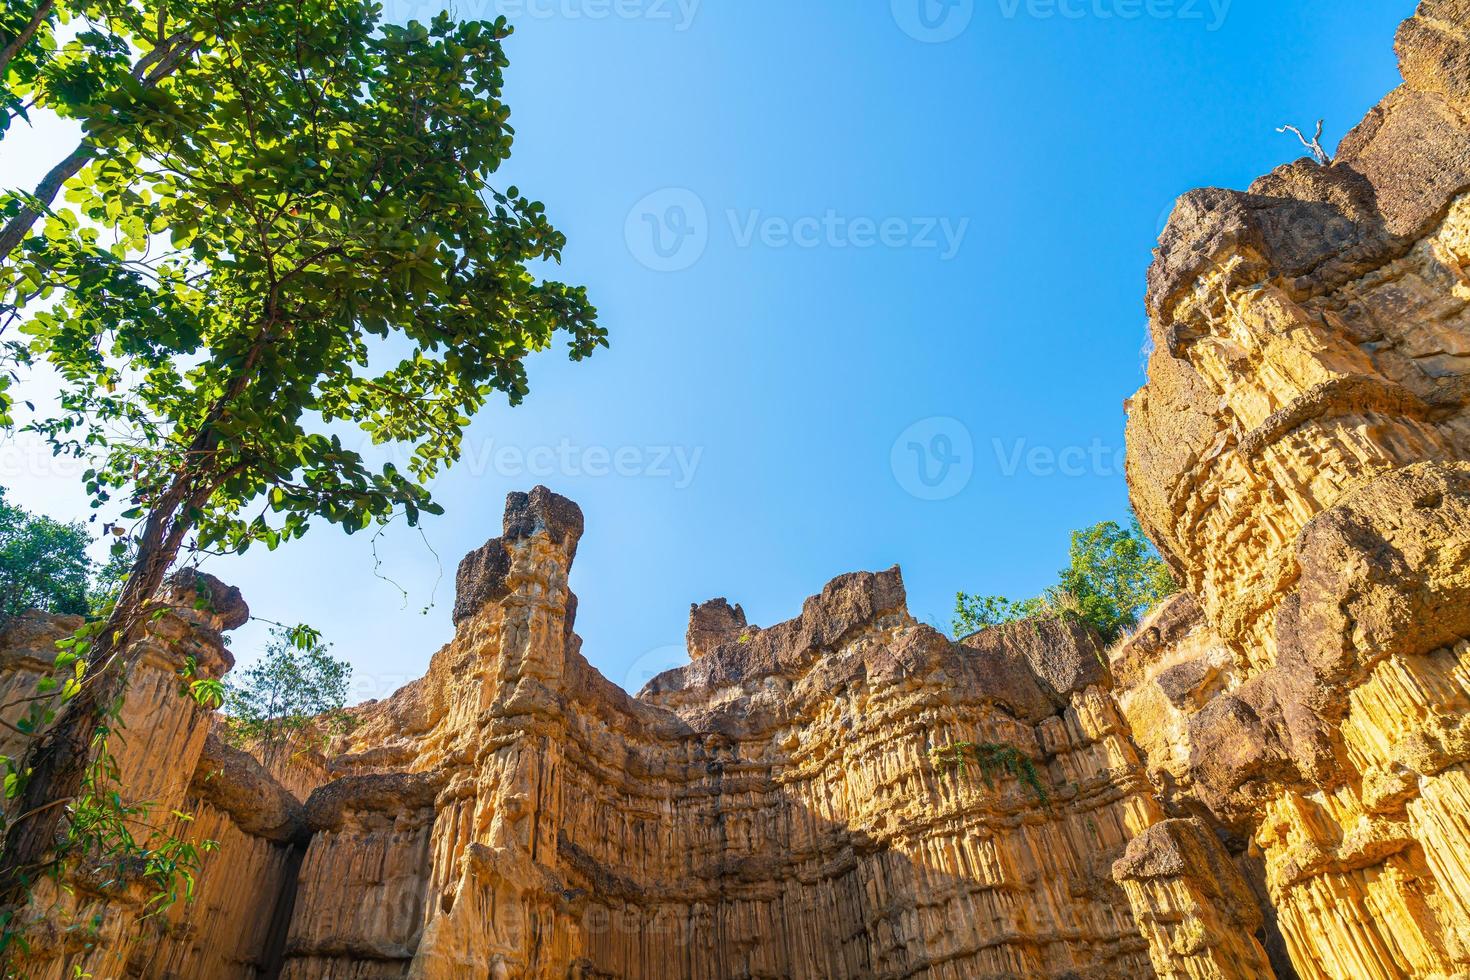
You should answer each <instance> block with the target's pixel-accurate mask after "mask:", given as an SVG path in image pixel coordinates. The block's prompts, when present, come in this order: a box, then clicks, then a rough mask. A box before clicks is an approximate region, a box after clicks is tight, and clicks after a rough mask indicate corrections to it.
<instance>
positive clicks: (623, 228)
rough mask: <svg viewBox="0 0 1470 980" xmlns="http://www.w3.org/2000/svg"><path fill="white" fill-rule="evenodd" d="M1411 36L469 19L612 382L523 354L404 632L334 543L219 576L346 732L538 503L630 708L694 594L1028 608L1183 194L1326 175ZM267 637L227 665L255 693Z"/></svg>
mask: <svg viewBox="0 0 1470 980" xmlns="http://www.w3.org/2000/svg"><path fill="white" fill-rule="evenodd" d="M921 5H923V6H921ZM1413 7H1414V4H1413V3H1411V2H1409V0H1305V2H1302V0H1298V2H1292V3H1282V2H1280V0H1271V2H1268V0H1230V2H1227V0H892V2H891V3H890V2H889V0H867V2H863V3H839V2H836V0H828V2H825V3H816V2H799V0H500V2H496V0H470V2H468V3H461V4H459V5H457V7H456V8H455V9H456V10H457V11H458V13H459V14H460V15H461V16H465V17H476V16H493V15H494V14H496V13H504V14H506V15H507V16H508V17H509V18H510V19H511V21H512V23H514V24H515V25H516V28H517V29H516V33H515V35H514V36H513V37H512V38H511V39H510V40H509V42H508V44H507V47H508V51H509V55H510V59H511V67H510V69H509V75H508V88H507V93H506V94H507V99H508V101H509V103H510V105H511V107H512V122H513V123H514V124H515V126H516V129H517V133H518V136H517V140H516V147H515V153H514V156H513V158H512V161H511V163H510V164H509V165H508V167H507V168H506V170H505V176H506V183H516V184H519V185H520V187H521V188H522V190H523V191H525V192H527V193H529V194H530V195H531V196H533V197H536V198H539V199H540V200H542V201H544V202H546V204H547V207H548V210H549V213H550V215H551V217H552V219H553V221H555V222H556V223H557V225H558V227H560V228H561V230H562V231H563V232H565V233H566V235H567V237H568V239H569V244H568V247H567V249H566V252H565V261H564V264H563V266H562V268H561V269H560V270H558V271H557V273H556V275H557V276H558V277H559V278H563V279H565V280H567V281H571V282H578V283H582V284H585V285H586V286H587V287H588V290H589V292H590V294H591V297H592V300H593V302H594V303H595V304H596V305H597V306H598V309H599V311H600V318H601V321H602V322H603V323H604V324H605V325H606V326H607V328H608V329H609V331H610V332H611V340H612V347H611V349H610V350H606V351H602V352H599V353H598V354H597V355H596V356H595V357H594V358H592V359H591V360H590V361H587V362H583V363H581V364H572V363H570V362H568V361H566V360H565V358H564V357H563V356H562V355H561V354H560V353H559V352H553V353H548V354H544V355H538V356H537V357H536V358H534V359H533V361H532V362H531V364H530V376H531V396H530V397H529V398H528V399H527V400H526V402H525V403H524V404H523V405H522V406H520V407H518V408H516V409H509V408H504V407H501V406H497V407H495V408H493V409H491V410H488V411H486V412H484V413H483V415H482V416H481V417H480V418H478V419H477V420H476V422H475V424H474V426H473V428H472V430H471V432H470V435H469V438H468V439H467V442H466V445H467V449H468V459H467V461H466V465H464V466H462V467H460V468H459V469H457V470H454V471H451V472H450V473H449V474H448V475H447V476H444V477H443V478H441V479H440V480H439V481H438V483H437V485H436V487H435V492H436V494H437V496H438V497H439V499H440V501H441V502H442V503H443V504H444V505H445V507H446V508H447V514H446V515H445V516H444V517H442V518H439V519H435V520H431V521H430V522H429V523H428V524H427V525H426V527H425V533H424V536H423V538H421V537H420V536H419V535H418V534H417V533H415V532H410V531H407V530H405V529H402V528H396V529H393V530H390V531H389V532H388V533H387V534H386V535H385V536H384V537H383V538H382V539H380V540H379V542H378V546H377V551H378V555H379V557H380V559H381V562H382V564H381V571H382V573H383V574H385V575H388V576H390V577H391V578H393V579H394V580H396V581H397V582H398V583H400V584H401V585H402V586H403V587H404V588H405V589H406V590H407V592H408V597H407V599H406V600H405V599H403V598H402V597H401V596H400V594H399V592H398V591H397V589H396V588H395V586H393V585H391V584H389V583H387V582H385V581H383V580H381V579H379V578H377V577H376V576H375V574H374V560H373V554H372V549H371V547H370V543H369V540H368V538H367V537H365V536H356V537H350V538H349V537H346V536H343V535H341V534H340V533H339V532H337V531H336V529H334V528H331V527H329V526H327V525H325V524H323V525H322V526H320V527H318V528H317V529H316V530H315V531H314V532H313V534H312V535H311V536H310V537H308V538H307V539H306V540H305V541H302V542H296V543H293V544H291V545H289V546H288V547H287V548H286V549H283V550H281V551H278V552H276V553H274V554H268V553H265V552H261V553H255V552H252V553H250V554H249V555H247V556H245V557H244V558H242V559H235V560H231V561H214V562H212V563H210V565H209V566H208V567H209V569H210V570H211V571H214V572H215V573H216V574H218V575H220V576H221V577H222V578H225V579H226V580H227V581H230V582H232V583H234V584H238V585H239V586H241V588H242V589H243V590H244V591H245V594H246V597H247V599H248V600H249V601H250V603H251V606H252V608H253V610H254V611H255V612H256V613H258V614H260V615H261V616H265V617H268V618H270V619H275V620H281V621H289V622H296V621H303V620H304V621H307V622H310V623H312V624H314V625H315V626H317V627H318V628H320V629H321V630H323V632H324V633H325V634H326V636H327V638H328V639H329V640H330V641H332V642H333V643H334V645H335V651H336V652H337V653H338V654H339V655H342V656H345V657H347V658H348V659H349V660H351V661H352V662H353V664H354V665H355V667H356V670H357V675H358V686H357V693H358V695H359V696H361V697H368V696H383V695H385V694H387V693H389V692H390V691H391V690H393V689H394V688H395V687H396V686H398V685H399V684H402V683H404V682H406V681H408V680H410V679H412V678H414V677H416V676H418V675H419V674H420V673H422V672H423V670H424V668H425V666H426V665H427V662H428V658H429V656H430V655H431V654H432V653H433V652H434V650H435V649H437V648H438V646H439V645H441V644H442V643H444V642H446V641H447V640H448V639H449V638H450V636H451V635H452V631H451V628H450V624H449V608H450V606H451V604H452V601H453V578H454V571H455V567H456V565H457V564H458V561H459V559H460V557H461V556H462V555H463V554H464V553H465V552H467V551H469V550H470V549H472V548H474V547H477V546H478V545H480V544H481V543H482V542H483V541H484V540H485V539H486V538H488V537H491V536H492V535H494V534H496V533H497V532H498V529H499V524H500V515H501V510H502V504H503V500H504V497H505V494H506V492H507V491H509V490H514V489H525V488H529V487H530V486H532V485H533V484H535V483H545V484H547V485H549V486H551V487H552V488H553V489H555V490H557V491H559V492H561V493H564V494H567V495H568V496H570V497H572V498H573V499H575V500H576V501H578V502H579V503H580V504H581V505H582V508H583V510H584V511H585V512H586V515H587V533H586V535H585V536H584V538H583V541H582V545H581V550H580V553H579V555H578V558H577V565H576V568H575V570H574V572H573V587H574V588H575V590H576V591H577V593H578V595H579V596H580V598H581V606H580V612H579V619H578V630H579V632H580V633H581V634H582V636H583V637H584V639H585V646H584V652H585V653H586V654H587V656H588V657H589V659H590V660H591V661H592V663H593V664H595V665H596V666H598V667H599V668H601V669H602V671H603V672H604V673H605V674H607V676H608V677H610V678H611V679H612V680H613V681H615V682H617V683H621V684H624V685H625V686H629V687H632V688H635V689H636V687H638V686H639V685H640V684H641V683H642V682H643V681H645V680H646V679H647V678H648V677H649V676H651V674H653V673H655V672H657V671H659V670H662V669H666V668H668V667H671V666H675V665H677V664H678V663H680V662H682V661H683V659H684V658H683V653H682V644H683V633H684V628H685V625H686V620H687V616H688V609H689V604H690V603H691V602H695V601H701V600H704V599H707V598H711V597H714V596H727V597H729V598H730V600H731V601H732V602H740V603H742V604H743V605H744V607H745V609H746V611H747V613H748V615H749V617H750V619H751V620H752V621H753V622H756V623H759V624H761V625H768V624H771V623H774V622H776V621H779V620H781V619H785V618H787V617H790V616H792V615H794V614H796V613H797V612H798V611H799V610H800V607H801V602H802V600H803V598H804V597H806V596H807V595H809V594H811V593H813V592H816V591H817V590H819V589H820V588H821V586H822V585H823V584H824V583H825V582H826V581H827V580H828V579H830V578H832V577H833V576H835V575H838V574H840V573H842V572H846V571H850V570H854V569H863V568H866V569H875V568H886V567H888V566H890V565H892V564H895V563H897V564H901V565H902V566H903V569H904V576H905V580H906V582H907V584H908V590H909V603H910V608H911V609H912V611H913V612H914V614H915V615H916V616H918V617H919V618H920V619H924V620H927V621H930V622H933V623H935V624H936V625H940V626H946V625H947V624H948V621H949V617H950V611H951V607H952V605H953V596H954V593H955V591H956V590H958V589H964V590H967V591H975V592H987V593H990V592H998V593H1003V594H1007V595H1010V596H1013V597H1019V596H1023V595H1029V594H1032V593H1035V592H1036V591H1038V590H1040V589H1041V588H1043V587H1045V586H1046V585H1048V584H1050V582H1051V580H1052V579H1053V577H1054V576H1055V573H1056V571H1057V569H1058V568H1059V567H1060V566H1061V565H1062V564H1064V562H1065V557H1066V547H1067V538H1068V533H1069V531H1070V530H1071V529H1073V528H1076V527H1081V526H1084V525H1087V524H1091V523H1094V522H1096V521H1099V520H1104V519H1110V518H1120V517H1122V516H1123V515H1124V514H1125V513H1126V506H1127V503H1126V496H1127V495H1126V487H1125V484H1124V479H1123V474H1122V471H1121V463H1120V461H1121V457H1120V452H1121V449H1122V442H1123V409H1122V405H1123V400H1124V399H1125V398H1126V397H1128V396H1129V395H1130V394H1131V393H1132V392H1133V390H1134V389H1135V388H1137V387H1138V385H1139V384H1141V383H1142V381H1143V374H1142V369H1141V360H1142V358H1141V354H1140V349H1141V347H1142V344H1143V341H1144V335H1145V314H1144V310H1143V299H1142V297H1143V277H1144V271H1145V269H1146V268H1147V266H1148V263H1149V260H1150V249H1151V248H1152V247H1153V245H1154V243H1155V240H1156V238H1157V235H1158V232H1159V231H1160V230H1161V228H1162V225H1163V222H1164V220H1165V218H1166V217H1167V214H1168V210H1169V208H1170V206H1171V204H1172V201H1173V199H1174V198H1175V197H1176V196H1177V195H1179V194H1180V193H1182V192H1184V191H1186V190H1189V189H1190V188H1192V187H1196V186H1203V185H1215V186H1226V187H1244V186H1245V185H1246V184H1247V183H1248V182H1249V181H1250V180H1251V179H1252V178H1254V177H1255V176H1256V175H1258V174H1260V173H1263V172H1265V171H1267V170H1269V169H1271V168H1272V167H1273V166H1276V165H1278V164H1280V163H1284V162H1287V161H1288V160H1290V159H1292V158H1294V157H1296V156H1298V155H1300V149H1299V147H1298V146H1297V145H1295V144H1294V142H1293V140H1292V139H1291V138H1290V137H1287V136H1282V135H1279V134H1278V133H1277V132H1276V131H1275V128H1276V127H1277V126H1279V125H1281V124H1282V123H1286V122H1293V123H1297V124H1299V125H1301V126H1303V127H1307V126H1309V125H1311V124H1312V123H1313V122H1314V121H1315V120H1316V119H1317V118H1318V117H1325V118H1326V120H1327V135H1328V139H1329V140H1330V142H1329V145H1332V144H1333V143H1335V141H1336V140H1337V139H1338V138H1340V137H1341V135H1342V134H1343V132H1344V131H1345V130H1346V129H1347V128H1348V127H1350V126H1351V125H1353V124H1355V123H1356V122H1357V121H1358V120H1359V119H1360V118H1361V117H1362V115H1363V113H1364V112H1365V111H1366V110H1367V109H1368V108H1369V107H1370V106H1371V105H1373V103H1375V102H1376V101H1377V100H1378V99H1379V98H1380V97H1381V96H1382V95H1383V94H1384V93H1386V92H1387V91H1388V90H1389V89H1390V88H1392V87H1393V86H1394V85H1396V84H1397V83H1398V74H1397V69H1396V65H1395V61H1394V57H1393V52H1392V37H1393V31H1394V28H1395V26H1396V24H1397V23H1398V22H1399V21H1400V20H1402V19H1403V18H1404V17H1407V16H1408V15H1409V14H1411V13H1412V12H1413ZM388 9H389V11H390V15H391V16H394V17H395V18H396V19H400V20H401V19H405V18H406V17H408V16H418V17H421V18H422V17H427V16H428V15H429V14H431V13H432V12H433V11H434V10H435V9H437V4H432V3H423V4H418V3H416V2H414V0H392V2H390V3H389V5H388ZM921 15H926V16H921ZM70 138H71V136H70V134H69V133H68V132H67V131H66V129H65V127H64V126H61V125H59V124H55V123H53V122H47V121H41V122H40V123H39V124H38V127H37V129H36V130H35V131H34V132H31V133H27V134H24V135H22V134H19V133H16V134H13V135H12V136H10V137H7V139H6V142H5V143H4V144H3V145H0V174H3V177H0V180H3V181H4V182H5V183H6V184H7V185H9V184H12V183H14V184H18V185H21V186H27V187H29V186H31V185H33V183H34V180H35V178H36V176H37V175H38V174H39V173H41V172H43V171H44V170H45V169H46V168H47V167H49V166H50V164H51V163H52V162H54V160H55V159H57V158H59V156H61V155H63V154H64V153H65V152H66V150H67V149H69V148H70V142H69V140H70ZM39 393H40V394H42V395H44V391H40V392H39ZM74 477H75V471H74V470H72V469H70V468H68V467H66V466H58V465H56V464H53V463H50V462H48V461H47V460H45V459H44V458H43V457H41V456H40V455H38V453H37V451H36V450H35V448H34V447H33V446H30V445H27V444H26V443H25V441H24V440H23V439H12V440H10V441H9V442H8V443H7V444H6V445H3V446H0V482H3V483H4V484H5V485H6V486H7V487H9V488H10V490H9V495H10V497H11V499H13V500H15V501H17V502H19V503H22V504H24V505H25V506H27V507H30V508H32V509H36V510H42V511H45V512H48V513H50V514H52V515H53V516H57V517H61V518H71V517H75V516H80V515H83V514H84V513H85V503H84V501H83V498H82V496H81V493H80V490H79V488H78V487H77V486H76V484H75V479H74ZM431 549H432V550H431ZM436 554H437V558H436ZM441 575H442V578H441ZM436 582H437V588H436ZM431 602H432V603H433V605H432V607H431V608H429V609H428V611H427V613H424V611H423V610H424V607H425V606H428V605H429V604H430V603H431ZM264 632H265V629H264V627H263V626H262V625H260V624H251V625H250V626H248V627H246V628H245V629H243V630H241V631H239V632H238V633H237V634H236V637H235V640H234V644H233V645H234V647H235V650H236V652H237V655H238V656H240V658H241V659H242V660H248V659H249V658H250V657H251V656H253V655H254V653H255V652H256V651H258V649H259V647H260V644H261V643H262V641H263V639H264Z"/></svg>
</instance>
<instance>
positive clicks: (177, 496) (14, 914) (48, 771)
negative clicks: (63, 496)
mask: <svg viewBox="0 0 1470 980" xmlns="http://www.w3.org/2000/svg"><path fill="white" fill-rule="evenodd" d="M212 490H213V485H212V484H208V485H206V486H205V487H204V488H198V487H197V486H196V484H195V479H194V477H193V476H192V475H191V474H188V473H181V474H179V475H178V476H177V477H175V479H174V482H173V484H172V485H171V486H170V487H169V489H168V491H167V492H165V494H164V496H163V497H162V498H161V499H160V501H159V506H157V507H155V508H154V509H153V512H152V513H151V514H150V515H149V518H148V522H147V525H146V526H145V529H144V532H143V536H142V538H141V540H140V542H139V546H138V557H137V560H136V561H134V563H133V571H132V574H131V575H130V576H129V578H128V581H127V583H126V584H125V585H124V586H123V591H122V594H121V595H120V596H119V597H118V600H117V603H116V605H115V606H114V607H113V611H112V615H111V616H110V617H108V620H107V623H106V625H105V627H104V628H103V629H102V630H101V632H99V634H98V636H97V639H96V640H95V641H94V642H93V647H92V649H91V650H90V651H89V652H88V661H87V669H86V671H85V673H84V674H83V678H82V689H81V692H80V693H78V694H77V696H76V697H75V698H73V699H72V700H71V701H70V702H68V703H67V705H66V706H65V707H64V708H63V709H62V711H61V712H60V714H59V715H58V717H57V718H56V721H55V723H54V724H53V725H52V726H51V728H50V729H48V730H47V731H46V732H45V733H44V734H43V735H42V736H41V737H39V738H38V739H36V740H35V741H34V742H32V743H31V744H30V746H29V747H28V749H27V751H26V754H25V759H24V761H23V763H22V766H21V769H22V771H24V770H26V769H29V770H30V777H29V779H28V780H27V781H26V786H25V790H24V791H23V792H22V793H21V795H20V797H19V799H17V800H16V801H15V803H14V805H13V808H12V813H15V814H19V815H20V818H19V819H18V820H16V821H15V822H14V823H12V824H11V825H10V826H9V827H8V828H7V831H6V834H5V844H4V848H3V850H0V912H7V913H9V915H10V917H9V919H7V920H6V922H7V925H6V927H5V931H6V932H14V931H16V926H17V925H18V920H19V918H20V916H21V915H22V914H23V912H24V910H25V906H26V904H27V902H28V901H29V899H30V893H31V886H32V883H33V882H34V881H35V880H36V878H37V877H38V876H39V875H41V874H43V873H44V872H45V871H46V870H47V869H48V868H49V866H50V865H51V863H52V862H53V861H54V860H55V858H54V856H53V852H54V851H55V848H56V843H57V832H58V830H59V829H60V827H61V822H62V819H63V817H64V816H65V812H64V811H65V810H66V807H64V806H60V805H58V802H59V801H62V800H65V801H71V800H74V799H76V797H77V796H78V794H79V793H80V792H81V789H82V784H83V781H84V780H85V778H86V772H87V766H88V763H89V762H90V760H91V755H92V742H93V737H94V735H95V734H96V732H97V729H98V726H99V725H101V724H103V722H104V719H105V718H106V716H107V714H108V712H109V711H110V710H111V709H112V706H113V705H114V704H116V703H117V701H118V699H119V698H120V697H122V695H123V693H124V690H125V689H126V687H127V678H128V675H129V673H130V672H131V669H132V666H133V664H132V660H133V658H134V656H135V655H134V654H132V653H131V652H130V648H131V647H132V645H133V643H134V641H135V640H137V639H138V637H139V635H140V634H141V632H142V629H143V627H144V626H145V625H146V623H147V620H148V618H149V615H150V613H151V611H152V609H151V602H152V600H153V597H154V596H155V595H156V594H157V593H158V590H159V588H160V587H161V586H162V584H163V579H164V575H165V573H166V572H167V571H168V569H169V567H170V566H171V565H172V564H173V563H174V559H175V558H177V557H178V553H179V548H180V547H181V545H182V544H183V540H184V535H185V534H186V533H187V531H188V529H189V528H190V527H191V526H192V523H193V521H192V514H193V513H194V512H195V511H197V509H198V508H199V506H200V505H202V504H203V502H204V501H205V500H206V499H208V497H209V494H210V492H212ZM14 945H15V944H14V943H10V944H7V946H6V948H5V952H4V957H5V960H6V961H8V959H9V956H10V952H11V949H13V948H14Z"/></svg>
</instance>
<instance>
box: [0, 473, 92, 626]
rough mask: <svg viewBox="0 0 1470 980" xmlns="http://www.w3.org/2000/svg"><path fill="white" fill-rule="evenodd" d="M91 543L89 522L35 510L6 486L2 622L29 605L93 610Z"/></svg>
mask: <svg viewBox="0 0 1470 980" xmlns="http://www.w3.org/2000/svg"><path fill="white" fill-rule="evenodd" d="M91 543H92V539H91V537H90V536H89V535H88V534H87V529H86V528H85V527H84V526H83V525H81V524H77V523H73V524H63V523H62V522H61V521H56V520H52V519H51V518H49V517H45V516H43V515H39V514H32V513H30V512H29V511H27V510H25V509H24V508H22V507H17V506H16V505H15V504H12V503H9V502H8V501H6V499H5V491H4V489H3V488H0V620H5V619H8V618H10V617H11V616H15V615H18V614H20V613H23V612H25V611H26V610H28V609H43V610H45V611H46V612H53V613H85V612H87V609H88V601H87V600H88V594H89V580H88V576H89V575H90V573H91V570H92V560H91V559H90V558H88V557H87V548H88V546H89V545H91Z"/></svg>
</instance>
